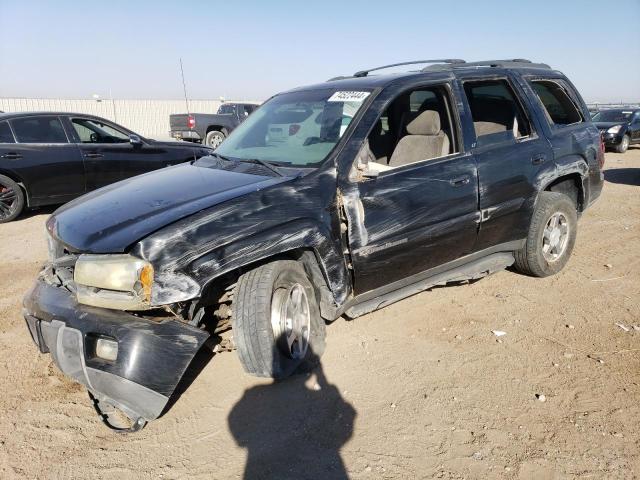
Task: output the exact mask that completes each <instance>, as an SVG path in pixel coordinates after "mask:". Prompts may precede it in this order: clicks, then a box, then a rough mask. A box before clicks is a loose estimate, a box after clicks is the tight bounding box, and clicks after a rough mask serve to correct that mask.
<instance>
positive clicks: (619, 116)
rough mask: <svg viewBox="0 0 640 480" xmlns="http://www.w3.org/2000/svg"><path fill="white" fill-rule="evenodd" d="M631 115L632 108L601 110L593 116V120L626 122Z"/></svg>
mask: <svg viewBox="0 0 640 480" xmlns="http://www.w3.org/2000/svg"><path fill="white" fill-rule="evenodd" d="M631 115H633V111H632V110H603V111H601V112H598V113H596V114H595V115H594V116H593V121H594V122H628V121H629V120H630V119H631Z"/></svg>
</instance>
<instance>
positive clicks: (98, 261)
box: [73, 254, 153, 310]
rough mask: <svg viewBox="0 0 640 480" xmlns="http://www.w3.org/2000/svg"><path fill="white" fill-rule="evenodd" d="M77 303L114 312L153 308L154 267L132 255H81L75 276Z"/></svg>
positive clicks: (77, 262)
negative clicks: (110, 309)
mask: <svg viewBox="0 0 640 480" xmlns="http://www.w3.org/2000/svg"><path fill="white" fill-rule="evenodd" d="M73 279H74V281H75V283H76V289H77V293H76V295H77V299H78V303H83V304H85V305H91V306H94V307H103V308H112V309H115V310H146V309H148V308H151V290H152V287H153V267H152V266H151V264H150V263H149V262H147V261H145V260H142V259H139V258H136V257H133V256H131V255H124V254H118V255H89V254H87V255H80V256H79V257H78V260H77V261H76V266H75V270H74V274H73Z"/></svg>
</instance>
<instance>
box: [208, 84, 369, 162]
mask: <svg viewBox="0 0 640 480" xmlns="http://www.w3.org/2000/svg"><path fill="white" fill-rule="evenodd" d="M370 93H371V92H369V91H358V92H346V91H336V90H335V89H326V90H324V89H323V90H311V91H303V92H294V93H285V94H282V95H278V96H276V97H273V98H272V99H271V100H269V101H268V102H267V103H265V104H264V105H262V106H261V107H260V108H259V109H258V110H256V111H255V112H254V113H252V114H251V116H249V117H248V118H247V120H245V121H244V122H243V123H242V124H241V125H240V126H239V127H238V128H236V129H235V130H234V131H233V133H232V134H231V135H230V136H229V138H227V139H226V140H225V141H224V142H223V143H222V145H220V146H219V147H218V148H217V149H216V153H218V154H220V155H223V156H225V157H228V158H231V159H238V160H256V159H257V160H263V161H266V162H270V163H275V164H276V165H277V164H282V165H286V164H291V165H293V166H302V167H304V166H315V165H318V164H319V163H321V162H322V161H323V160H324V159H325V158H327V156H328V155H329V153H331V150H333V147H335V145H336V144H337V143H338V141H339V140H340V138H341V137H342V135H343V134H344V132H345V131H346V129H347V127H348V126H349V124H350V123H351V120H352V119H353V117H354V116H355V114H356V112H357V111H358V110H359V109H360V107H361V106H362V104H363V102H364V100H365V99H366V98H367V96H369V94H370Z"/></svg>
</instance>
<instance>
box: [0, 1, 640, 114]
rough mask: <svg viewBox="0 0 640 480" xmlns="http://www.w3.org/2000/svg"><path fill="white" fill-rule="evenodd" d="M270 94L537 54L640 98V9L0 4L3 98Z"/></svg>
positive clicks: (592, 93) (619, 5) (600, 93)
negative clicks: (395, 66)
mask: <svg viewBox="0 0 640 480" xmlns="http://www.w3.org/2000/svg"><path fill="white" fill-rule="evenodd" d="M179 57H182V59H183V63H184V69H185V76H186V80H187V89H188V93H189V96H190V97H191V98H194V99H199V98H218V97H220V96H225V97H226V98H228V99H231V98H236V99H256V100H259V99H264V98H266V97H268V96H270V95H271V94H273V93H276V92H278V91H282V90H285V89H288V88H292V87H295V86H299V85H304V84H308V83H316V82H318V81H324V80H326V79H328V78H330V77H333V76H336V75H340V74H348V73H353V72H354V71H356V70H359V69H362V68H366V67H373V66H376V65H383V64H387V63H394V62H399V61H406V60H415V59H425V58H450V57H453V58H464V59H466V60H468V61H470V60H480V59H494V58H513V57H520V58H529V59H531V60H534V61H541V62H545V63H549V64H550V65H551V66H552V67H554V68H556V69H558V70H561V71H563V72H564V73H566V74H567V75H568V76H569V77H570V78H571V79H572V81H573V82H574V83H575V84H576V86H577V87H578V89H579V90H580V91H581V92H582V94H583V96H584V97H585V99H586V100H587V101H601V102H602V101H620V100H622V101H640V0H616V2H606V1H602V0H598V1H592V0H582V1H580V0H551V1H550V0H538V1H535V2H525V1H518V0H507V1H501V0H500V1H491V0H484V1H483V0H478V1H465V0H462V1H452V2H446V1H438V2H436V1H428V0H415V1H403V0H388V1H377V0H371V1H363V2H356V1H351V2H350V1H348V0H342V1H333V0H326V1H318V0H316V1H304V0H298V1H288V0H287V1H284V0H283V1H277V0H270V1H269V0H265V1H252V0H225V1H201V0H188V1H184V0H183V1H176V0H173V1H165V0H155V1H146V0H144V1H143V0H139V1H134V0H130V1H121V0H111V1H100V2H86V1H79V0H76V1H69V0H51V1H38V0H0V96H3V97H64V98H89V97H91V95H92V94H94V93H98V94H101V95H103V96H105V97H108V95H109V91H110V90H111V92H112V93H113V96H114V97H116V98H167V99H168V98H181V96H182V83H181V80H180V70H179V61H178V59H179Z"/></svg>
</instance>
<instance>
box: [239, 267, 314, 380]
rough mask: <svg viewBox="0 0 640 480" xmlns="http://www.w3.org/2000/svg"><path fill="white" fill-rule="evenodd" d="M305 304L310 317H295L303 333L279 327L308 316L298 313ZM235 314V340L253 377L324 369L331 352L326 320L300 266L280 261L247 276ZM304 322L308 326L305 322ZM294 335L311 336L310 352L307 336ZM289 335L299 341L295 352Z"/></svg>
mask: <svg viewBox="0 0 640 480" xmlns="http://www.w3.org/2000/svg"><path fill="white" fill-rule="evenodd" d="M303 294H304V295H303ZM303 297H304V298H303ZM291 299H298V300H299V301H298V300H297V301H293V300H291ZM304 299H306V303H305V302H304V301H303V300H304ZM305 304H306V305H307V314H308V315H304V314H301V315H297V316H295V318H297V319H298V321H294V322H293V323H296V324H297V325H298V328H295V329H291V330H285V329H284V322H283V321H278V319H284V316H283V315H281V313H283V312H285V311H286V312H287V313H289V312H291V311H296V312H303V310H304V309H300V308H298V309H297V310H296V309H295V307H296V305H297V306H300V305H305ZM288 307H291V309H293V310H290V309H289V310H288V309H287V308H288ZM232 309H233V313H232V319H233V332H234V333H233V337H234V341H235V344H236V346H237V352H238V356H239V357H240V362H241V363H242V366H243V367H244V369H245V371H246V372H247V373H249V374H251V375H255V376H258V377H271V378H276V379H281V378H285V377H288V376H289V375H291V374H293V373H302V372H306V371H310V370H312V369H313V368H314V367H316V366H317V365H318V363H319V359H320V356H321V355H322V354H323V353H324V348H325V323H324V320H323V319H322V317H321V316H320V308H319V306H318V299H317V294H316V289H315V288H314V286H313V285H312V284H311V281H310V280H309V277H308V276H307V274H306V273H305V271H304V268H303V266H302V264H301V263H300V262H296V261H294V260H280V261H275V262H272V263H267V264H265V265H262V266H260V267H257V268H255V269H254V270H251V271H249V272H247V273H245V274H244V275H242V276H241V277H240V278H239V280H238V283H237V285H236V287H235V290H234V295H233V305H232ZM303 317H304V318H306V319H307V320H301V321H300V319H301V318H303ZM301 326H302V328H300V327H301ZM305 326H306V327H307V328H306V329H305V328H304V327H305ZM294 331H298V332H304V331H306V332H308V333H307V334H306V338H307V342H306V348H304V346H305V341H304V338H305V334H304V333H302V334H301V335H297V336H296V335H294ZM287 332H289V333H290V334H291V335H290V338H293V337H294V336H295V337H296V338H297V340H296V341H294V342H293V343H292V347H291V348H289V346H288V345H289V344H288V342H287V336H288V333H287Z"/></svg>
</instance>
